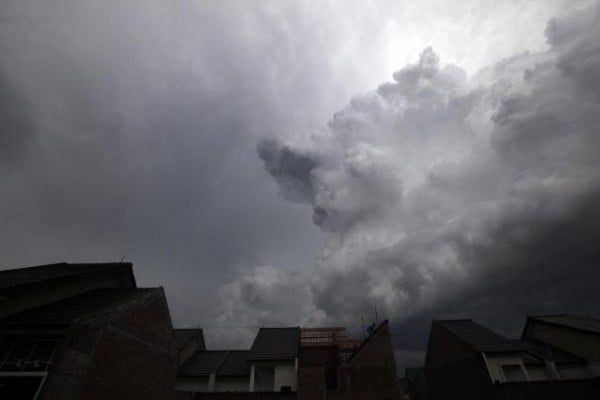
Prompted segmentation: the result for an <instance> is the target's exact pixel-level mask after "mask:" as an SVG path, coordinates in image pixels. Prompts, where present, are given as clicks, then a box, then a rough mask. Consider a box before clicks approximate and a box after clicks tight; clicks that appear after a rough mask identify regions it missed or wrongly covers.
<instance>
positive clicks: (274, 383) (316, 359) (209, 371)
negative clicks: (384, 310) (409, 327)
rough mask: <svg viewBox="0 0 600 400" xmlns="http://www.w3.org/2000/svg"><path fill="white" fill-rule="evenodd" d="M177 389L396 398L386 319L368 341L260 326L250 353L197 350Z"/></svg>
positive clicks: (231, 394)
mask: <svg viewBox="0 0 600 400" xmlns="http://www.w3.org/2000/svg"><path fill="white" fill-rule="evenodd" d="M176 387H177V389H178V390H181V391H185V392H193V393H194V394H195V398H197V399H230V400H233V399H262V398H265V399H267V398H268V399H301V400H321V399H340V400H341V399H352V400H367V399H383V400H385V399H390V400H391V399H398V398H399V395H400V393H399V388H398V382H397V375H396V365H395V360H394V353H393V349H392V346H391V340H390V334H389V327H388V323H387V321H385V322H384V323H382V324H381V325H380V326H379V327H378V328H377V329H375V330H374V331H373V333H372V334H371V335H370V336H369V337H367V338H366V339H364V340H356V339H352V338H350V337H349V336H348V334H347V332H346V330H345V329H344V328H340V327H330V328H299V327H290V328H261V329H260V330H259V331H258V334H257V335H256V338H255V340H254V342H253V344H252V346H251V347H250V349H248V350H199V351H197V352H196V353H194V354H193V355H192V356H191V357H189V358H188V359H187V360H186V361H185V362H184V363H183V364H182V366H181V368H180V370H179V376H178V379H177V386H176Z"/></svg>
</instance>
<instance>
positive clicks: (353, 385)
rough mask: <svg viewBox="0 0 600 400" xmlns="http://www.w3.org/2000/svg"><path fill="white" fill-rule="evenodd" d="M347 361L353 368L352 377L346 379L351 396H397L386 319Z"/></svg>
mask: <svg viewBox="0 0 600 400" xmlns="http://www.w3.org/2000/svg"><path fill="white" fill-rule="evenodd" d="M348 364H349V366H350V368H351V369H352V378H353V379H350V380H349V381H350V388H349V391H350V393H351V398H352V399H356V400H370V399H381V400H386V399H398V398H400V388H399V386H398V374H397V372H396V360H395V358H394V349H393V347H392V340H391V336H390V330H389V326H388V323H387V321H385V322H384V323H383V324H381V325H380V326H379V328H378V329H377V330H376V331H375V333H373V335H371V336H370V337H369V338H368V339H367V340H366V341H365V342H364V343H363V344H362V345H361V347H360V348H359V349H358V351H357V352H356V353H355V354H354V356H352V358H351V359H350V360H349V362H348ZM341 381H342V384H343V383H344V382H347V381H348V380H347V379H346V380H344V379H343V377H342V379H341ZM346 384H347V383H346Z"/></svg>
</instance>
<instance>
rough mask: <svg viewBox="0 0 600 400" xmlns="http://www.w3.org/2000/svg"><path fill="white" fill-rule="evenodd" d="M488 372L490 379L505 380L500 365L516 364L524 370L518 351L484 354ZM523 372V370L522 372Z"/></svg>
mask: <svg viewBox="0 0 600 400" xmlns="http://www.w3.org/2000/svg"><path fill="white" fill-rule="evenodd" d="M485 358H486V363H487V366H488V372H489V374H490V378H491V379H492V381H499V382H506V379H505V378H504V374H503V373H502V365H515V364H518V365H520V366H521V367H522V368H523V371H525V368H524V365H523V360H522V359H521V354H520V353H502V354H490V353H486V354H485ZM524 373H525V372H524Z"/></svg>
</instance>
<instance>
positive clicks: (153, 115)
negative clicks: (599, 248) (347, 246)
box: [0, 1, 331, 324]
mask: <svg viewBox="0 0 600 400" xmlns="http://www.w3.org/2000/svg"><path fill="white" fill-rule="evenodd" d="M294 15H295V14H294V13H289V14H287V15H286V16H285V18H287V20H285V18H284V20H285V21H287V23H286V25H285V26H283V25H281V24H280V22H281V21H282V19H281V17H280V16H278V15H277V14H276V13H271V12H269V10H266V9H265V8H264V7H263V8H256V9H255V8H253V7H252V6H251V5H247V6H246V5H242V4H240V5H235V4H229V5H222V6H221V5H218V4H216V3H215V4H204V5H203V6H202V7H195V6H194V5H193V4H188V5H187V6H186V7H180V6H178V5H167V4H164V3H161V2H150V3H147V4H145V6H144V7H143V8H140V7H139V4H136V3H135V2H121V3H120V4H119V6H118V7H115V6H114V5H109V4H106V3H104V2H95V1H91V2H86V3H85V4H83V3H80V2H69V1H65V2H57V3H53V4H52V5H51V4H48V5H47V6H44V5H40V4H39V2H34V1H31V2H30V1H8V2H3V4H2V6H0V32H1V33H2V35H0V53H1V54H2V55H3V56H2V58H3V59H2V75H1V77H2V81H1V87H0V89H1V91H0V99H1V101H2V108H1V109H0V121H1V123H2V131H1V132H0V158H1V159H0V192H1V193H2V196H0V220H1V221H2V229H1V230H0V241H1V242H2V243H3V252H2V267H5V268H8V267H14V266H22V265H33V264H37V263H48V262H53V261H65V260H66V261H74V262H75V261H111V260H113V261H116V260H119V259H120V258H121V257H123V256H125V259H126V260H129V261H133V262H134V265H135V269H136V276H137V279H138V282H140V284H141V285H164V286H166V288H167V293H168V295H169V300H170V304H171V308H172V312H173V315H174V318H175V321H176V323H177V324H182V323H186V324H196V323H198V321H199V320H200V319H201V318H202V315H203V310H202V307H206V305H205V303H202V304H198V303H199V302H198V301H197V300H198V299H197V294H198V292H199V291H200V290H208V289H211V288H214V287H215V285H216V284H217V283H218V282H222V281H223V280H224V279H225V277H226V276H231V275H232V274H235V273H237V271H238V270H244V269H245V268H247V267H248V266H249V265H255V264H259V263H261V262H263V260H264V259H269V260H273V261H274V262H277V263H282V264H284V263H285V264H288V265H289V266H290V267H295V266H297V265H302V264H304V263H305V260H304V258H305V257H306V256H307V255H308V256H309V257H314V253H315V251H316V249H317V248H318V247H317V246H318V244H319V243H320V241H321V238H320V235H319V234H318V232H316V230H315V229H314V228H313V226H312V224H311V223H310V219H307V218H306V215H307V211H306V210H304V209H301V208H299V207H290V206H289V205H287V204H284V203H282V202H281V201H280V200H279V199H278V197H277V192H276V187H275V185H273V184H272V183H271V182H270V180H269V179H268V177H267V176H266V174H264V172H263V171H262V170H261V168H260V162H259V161H258V160H257V159H256V158H255V151H256V150H255V149H256V140H257V138H258V137H260V136H261V135H264V133H265V132H270V131H279V130H283V124H284V123H285V126H286V127H287V128H290V127H293V124H290V122H289V120H287V118H286V119H284V118H282V117H281V115H283V112H282V111H281V110H282V109H285V110H286V115H287V117H290V116H293V115H294V112H287V110H290V109H292V108H293V109H294V110H295V113H297V114H298V115H303V114H307V113H308V114H313V115H314V112H313V111H309V110H314V109H315V108H316V109H321V108H322V109H327V108H328V107H331V106H330V105H329V104H328V103H327V102H328V101H329V100H327V99H329V97H328V96H330V93H324V94H323V96H322V97H323V102H321V103H318V102H313V101H311V103H310V104H308V103H307V102H304V99H303V98H301V97H299V96H297V95H296V93H295V88H296V87H297V86H302V87H304V88H306V89H307V90H312V89H311V88H314V90H315V91H316V92H319V91H320V90H324V88H323V89H321V88H320V86H319V85H318V83H317V82H316V77H318V76H323V75H325V76H326V75H327V74H329V73H330V71H329V69H330V65H329V64H327V63H324V62H323V63H322V62H320V61H319V60H320V58H319V54H320V52H319V51H318V50H319V49H318V48H315V46H311V45H309V42H310V40H309V38H310V37H311V33H310V32H307V33H306V35H304V34H303V35H299V36H298V37H296V36H295V35H291V34H290V32H284V31H285V30H286V29H291V30H292V31H298V32H302V31H303V30H309V27H303V26H301V25H300V23H299V22H298V21H296V20H295V19H294V18H295V17H293V16H294ZM276 22H277V23H276ZM300 37H302V39H301V38H300ZM307 40H308V41H307ZM305 41H307V42H305ZM323 45H324V44H323ZM294 57H300V58H302V59H303V60H306V61H307V62H311V60H313V61H314V64H313V70H312V72H313V73H312V74H308V73H304V72H303V71H301V70H294V69H293V68H291V67H293V66H294V65H295V62H296V61H295V59H294ZM265 65H268V66H269V67H265ZM283 71H285V74H284V73H282V72H283ZM249 77H251V79H249ZM285 85H287V87H286V86H285ZM329 89H331V87H330V88H329ZM8 128H10V129H8ZM17 161H18V162H17ZM9 164H10V166H11V168H5V166H6V165H9ZM308 215H309V214H308ZM282 223H283V224H286V225H289V226H293V227H294V229H293V230H292V229H288V230H284V231H282V230H281V229H280V225H281V224H282ZM288 242H292V243H295V245H294V246H287V245H286V244H287V243H288ZM182 277H185V278H182Z"/></svg>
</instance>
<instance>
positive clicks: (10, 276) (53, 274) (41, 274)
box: [0, 263, 132, 290]
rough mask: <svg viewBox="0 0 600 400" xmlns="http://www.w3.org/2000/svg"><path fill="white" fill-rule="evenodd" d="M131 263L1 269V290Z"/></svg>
mask: <svg viewBox="0 0 600 400" xmlns="http://www.w3.org/2000/svg"><path fill="white" fill-rule="evenodd" d="M131 266H132V264H131V263H97V264H89V263H84V264H68V263H57V264H48V265H40V266H37V267H27V268H17V269H8V270H2V271H0V290H6V289H11V288H15V287H19V286H23V285H29V284H34V283H38V282H43V281H48V280H54V279H61V278H66V277H70V276H76V275H80V274H87V273H92V272H97V271H101V270H108V269H113V268H131Z"/></svg>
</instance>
